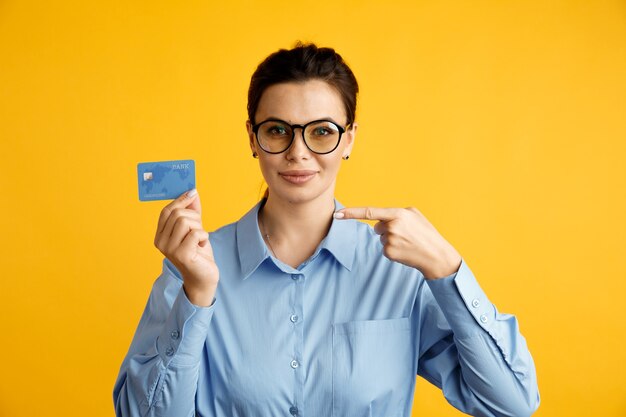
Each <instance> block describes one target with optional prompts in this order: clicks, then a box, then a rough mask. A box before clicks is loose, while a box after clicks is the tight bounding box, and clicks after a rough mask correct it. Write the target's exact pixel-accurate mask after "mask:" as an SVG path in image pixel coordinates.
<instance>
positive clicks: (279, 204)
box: [259, 193, 335, 248]
mask: <svg viewBox="0 0 626 417" xmlns="http://www.w3.org/2000/svg"><path fill="white" fill-rule="evenodd" d="M334 210H335V201H334V197H333V194H332V193H330V194H329V195H328V196H326V195H320V196H319V197H318V198H316V199H315V200H311V201H307V202H304V203H294V202H290V201H286V200H283V199H279V198H274V197H273V196H272V194H271V193H270V195H269V197H268V198H267V201H266V202H265V204H264V205H263V207H262V208H261V210H260V211H259V218H260V223H261V224H262V226H263V229H264V230H262V233H263V232H264V233H266V234H268V235H269V236H270V239H271V242H272V246H273V247H274V248H276V246H278V245H280V246H281V247H301V245H302V244H304V245H307V246H308V245H313V246H317V244H319V242H321V241H322V239H324V237H325V236H326V235H327V234H328V230H329V229H330V226H331V224H332V220H333V212H334ZM292 245H293V246H292Z"/></svg>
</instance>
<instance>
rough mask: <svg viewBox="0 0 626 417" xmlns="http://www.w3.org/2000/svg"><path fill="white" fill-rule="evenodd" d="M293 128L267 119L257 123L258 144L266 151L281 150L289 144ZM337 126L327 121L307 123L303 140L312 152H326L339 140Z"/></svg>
mask: <svg viewBox="0 0 626 417" xmlns="http://www.w3.org/2000/svg"><path fill="white" fill-rule="evenodd" d="M293 136H294V132H293V129H292V128H291V126H289V125H288V124H287V123H284V122H280V121H275V120H268V121H266V122H263V123H261V124H260V125H259V129H258V132H257V137H258V139H259V144H260V145H261V147H262V148H263V149H265V150H266V151H268V152H283V151H285V150H286V149H287V148H288V147H289V145H290V144H291V139H292V137H293ZM340 136H341V135H340V132H339V128H338V127H337V125H336V124H334V123H333V122H329V121H319V122H315V123H311V124H309V125H307V126H306V127H305V129H304V141H305V142H306V144H307V145H308V147H309V148H310V149H311V150H312V151H313V152H318V153H327V152H330V151H332V150H333V149H334V148H335V147H336V146H337V143H338V142H339V138H340Z"/></svg>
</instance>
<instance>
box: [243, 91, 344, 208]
mask: <svg viewBox="0 0 626 417" xmlns="http://www.w3.org/2000/svg"><path fill="white" fill-rule="evenodd" d="M270 118H272V119H280V120H283V121H285V122H287V123H289V124H292V125H294V124H299V125H304V124H306V123H308V122H310V121H313V120H320V119H330V120H332V121H334V122H335V123H337V124H338V125H340V126H341V127H345V126H346V114H345V110H344V104H343V102H342V100H341V96H340V95H339V93H338V92H337V91H336V90H334V89H333V87H331V86H330V85H329V84H328V83H326V82H325V81H321V80H309V81H305V82H287V83H281V84H274V85H272V86H270V87H268V88H267V89H266V90H265V91H264V92H263V95H262V96H261V100H260V101H259V105H258V108H257V112H256V115H255V122H256V123H260V122H262V121H264V120H267V119H270ZM246 126H247V128H248V136H249V138H250V148H251V149H252V151H253V152H256V153H257V155H259V164H260V166H261V172H262V173H263V177H264V178H265V181H266V182H267V184H268V186H269V189H270V194H271V195H273V196H274V197H278V198H281V199H284V200H287V201H289V202H291V203H302V202H306V201H311V200H313V199H315V198H317V197H319V196H320V195H323V194H325V193H326V194H328V195H329V196H332V195H333V193H334V186H335V179H336V177H337V173H338V172H339V166H340V165H341V160H342V157H344V156H346V155H349V154H350V152H351V151H352V146H353V143H354V137H355V135H356V128H357V125H356V123H353V124H352V126H350V129H349V130H347V131H346V132H345V133H344V134H343V135H342V136H341V140H340V142H339V146H337V148H336V149H335V150H334V151H332V152H331V153H328V154H316V153H314V152H313V151H311V150H310V149H309V148H307V146H306V145H305V143H304V140H303V138H302V129H298V128H296V129H295V138H294V140H293V142H292V143H291V146H290V147H289V149H287V150H286V151H284V152H282V153H279V154H270V153H267V152H265V151H264V150H263V149H261V148H260V147H259V144H258V142H257V141H256V137H255V135H254V132H252V124H251V123H250V121H248V122H247V123H246ZM298 171H305V172H298ZM307 173H310V175H309V176H299V177H298V176H296V177H294V176H290V175H289V174H307Z"/></svg>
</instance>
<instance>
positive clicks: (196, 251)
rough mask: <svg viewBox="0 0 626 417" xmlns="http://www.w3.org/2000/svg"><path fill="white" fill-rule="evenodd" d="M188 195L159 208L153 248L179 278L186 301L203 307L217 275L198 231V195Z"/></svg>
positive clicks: (206, 243)
mask: <svg viewBox="0 0 626 417" xmlns="http://www.w3.org/2000/svg"><path fill="white" fill-rule="evenodd" d="M192 191H193V190H192ZM192 191H187V192H185V193H183V194H181V195H180V196H179V197H178V198H177V199H175V200H174V201H172V202H171V203H169V204H168V205H167V206H165V207H163V210H161V215H160V216H159V224H158V226H157V231H156V235H155V237H154V245H155V246H156V247H157V248H158V249H159V250H160V251H161V253H163V255H165V257H166V258H167V259H169V260H170V261H171V262H172V263H173V264H174V266H175V267H176V268H177V269H178V270H179V271H180V273H181V274H182V276H183V288H184V290H185V294H186V295H187V298H188V299H189V301H190V302H191V303H192V304H195V305H198V306H202V307H207V306H209V305H211V303H212V302H213V297H214V296H215V291H216V290H217V284H218V282H219V275H220V274H219V270H218V268H217V265H216V263H215V259H214V258H213V249H212V248H211V244H210V243H209V234H208V233H207V232H206V231H205V230H204V229H203V228H202V217H201V213H202V209H201V205H200V195H199V194H198V193H197V192H195V193H192Z"/></svg>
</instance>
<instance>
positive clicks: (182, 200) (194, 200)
mask: <svg viewBox="0 0 626 417" xmlns="http://www.w3.org/2000/svg"><path fill="white" fill-rule="evenodd" d="M174 206H178V207H183V208H188V209H191V210H195V211H197V212H198V213H202V204H200V194H198V190H197V189H196V188H193V189H191V190H189V191H187V192H186V193H183V194H181V195H180V196H179V197H178V198H177V199H176V200H175V201H174Z"/></svg>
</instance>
